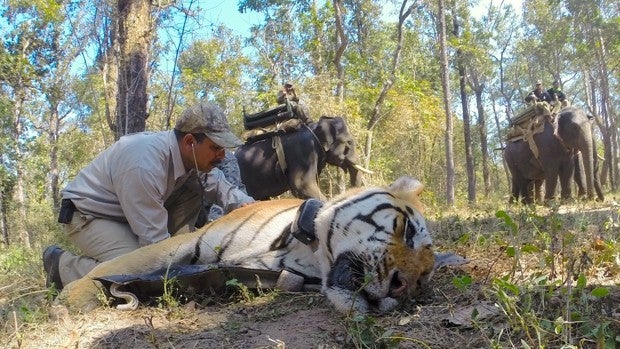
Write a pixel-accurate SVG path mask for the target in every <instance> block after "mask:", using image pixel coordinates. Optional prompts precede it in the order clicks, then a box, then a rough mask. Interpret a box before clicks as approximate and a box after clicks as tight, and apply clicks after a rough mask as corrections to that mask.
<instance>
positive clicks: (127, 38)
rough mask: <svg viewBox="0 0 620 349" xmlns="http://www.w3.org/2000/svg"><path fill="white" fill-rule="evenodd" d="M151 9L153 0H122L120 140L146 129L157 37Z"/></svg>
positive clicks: (119, 33) (118, 109)
mask: <svg viewBox="0 0 620 349" xmlns="http://www.w3.org/2000/svg"><path fill="white" fill-rule="evenodd" d="M151 7H152V1H151V0H118V42H119V49H120V59H119V71H118V82H117V84H118V94H117V97H116V98H117V99H116V100H117V103H116V108H117V118H116V138H117V139H118V138H120V137H121V136H123V135H126V134H129V133H135V132H140V131H144V130H145V128H146V118H147V117H148V113H147V110H146V108H147V102H148V97H147V93H146V90H147V86H148V79H149V51H150V46H151V41H152V36H153V25H152V19H151Z"/></svg>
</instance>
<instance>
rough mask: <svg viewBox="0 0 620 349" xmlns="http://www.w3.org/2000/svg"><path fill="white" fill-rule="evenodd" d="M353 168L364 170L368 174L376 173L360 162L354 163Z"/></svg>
mask: <svg viewBox="0 0 620 349" xmlns="http://www.w3.org/2000/svg"><path fill="white" fill-rule="evenodd" d="M353 168H354V169H356V170H358V171H361V172H364V173H366V174H374V172H373V171H371V170H369V169H366V168H363V167H362V166H360V165H358V164H353Z"/></svg>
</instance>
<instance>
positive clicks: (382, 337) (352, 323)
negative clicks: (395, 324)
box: [346, 315, 403, 348]
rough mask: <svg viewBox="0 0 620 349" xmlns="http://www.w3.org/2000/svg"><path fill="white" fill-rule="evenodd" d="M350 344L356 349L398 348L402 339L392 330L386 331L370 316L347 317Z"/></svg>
mask: <svg viewBox="0 0 620 349" xmlns="http://www.w3.org/2000/svg"><path fill="white" fill-rule="evenodd" d="M346 331H347V334H348V342H349V343H348V344H350V345H352V346H354V347H355V348H396V347H397V345H398V343H399V342H401V341H402V339H403V338H402V337H400V336H396V335H395V334H394V331H393V330H391V329H385V328H384V327H383V326H381V325H380V324H379V323H378V322H377V320H376V319H375V318H374V317H372V316H369V315H355V316H353V317H347V319H346Z"/></svg>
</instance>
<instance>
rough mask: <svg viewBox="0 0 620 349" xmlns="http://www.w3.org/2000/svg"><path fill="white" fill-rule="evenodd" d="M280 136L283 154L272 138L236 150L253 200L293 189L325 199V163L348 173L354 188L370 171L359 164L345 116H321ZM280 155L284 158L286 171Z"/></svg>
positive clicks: (304, 196)
mask: <svg viewBox="0 0 620 349" xmlns="http://www.w3.org/2000/svg"><path fill="white" fill-rule="evenodd" d="M277 137H279V138H280V141H281V144H282V147H281V149H282V153H283V154H281V155H280V156H278V154H277V152H276V150H275V149H274V146H273V144H274V140H273V139H272V138H267V139H261V140H258V141H255V142H246V144H244V145H242V146H241V147H239V148H238V149H237V150H236V151H235V156H236V157H237V161H238V163H239V168H240V170H241V179H242V181H243V183H244V184H245V186H246V190H247V193H248V194H249V195H250V196H252V197H253V198H254V199H257V200H266V199H269V198H272V197H275V196H278V195H280V194H282V193H284V192H286V191H287V190H289V189H290V190H291V192H292V194H293V195H294V196H295V197H297V198H302V199H307V198H316V199H320V200H325V199H326V197H325V195H323V193H322V192H321V189H320V188H319V184H318V176H319V175H320V174H321V171H322V170H323V168H325V165H326V164H331V165H334V166H337V167H340V168H342V169H343V170H345V172H348V174H349V176H350V183H351V186H354V187H359V186H361V184H362V172H369V171H368V170H366V169H364V168H363V167H362V166H361V165H360V159H359V156H358V155H357V153H356V151H355V140H354V138H353V135H352V134H351V133H350V132H349V128H348V126H347V124H346V122H345V120H344V119H343V118H342V117H331V116H322V117H321V118H320V119H319V120H318V121H317V122H310V123H307V124H305V123H304V124H302V125H301V127H300V129H299V130H298V131H295V132H287V133H283V134H281V135H277ZM282 155H283V157H282ZM279 158H280V159H281V158H284V161H285V166H284V170H283V168H282V167H281V166H280V165H281V164H280V161H281V160H279Z"/></svg>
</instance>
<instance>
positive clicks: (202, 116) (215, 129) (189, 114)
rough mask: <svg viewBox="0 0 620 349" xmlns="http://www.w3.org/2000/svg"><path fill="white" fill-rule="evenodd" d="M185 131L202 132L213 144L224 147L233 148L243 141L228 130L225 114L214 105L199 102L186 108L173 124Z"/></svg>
mask: <svg viewBox="0 0 620 349" xmlns="http://www.w3.org/2000/svg"><path fill="white" fill-rule="evenodd" d="M174 128H175V130H178V131H181V132H185V133H204V134H205V135H207V137H209V139H211V140H212V141H213V142H215V144H217V145H219V146H220V147H224V148H234V147H238V146H240V145H243V142H241V140H239V138H237V136H235V135H234V134H233V133H232V131H231V130H230V126H229V125H228V121H227V120H226V116H224V113H223V112H222V110H221V109H220V108H218V107H217V106H216V105H214V104H211V103H208V102H201V103H198V104H196V105H194V106H192V107H190V108H187V109H186V110H185V111H184V112H183V114H181V117H179V119H178V120H177V123H176V125H175V126H174Z"/></svg>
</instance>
